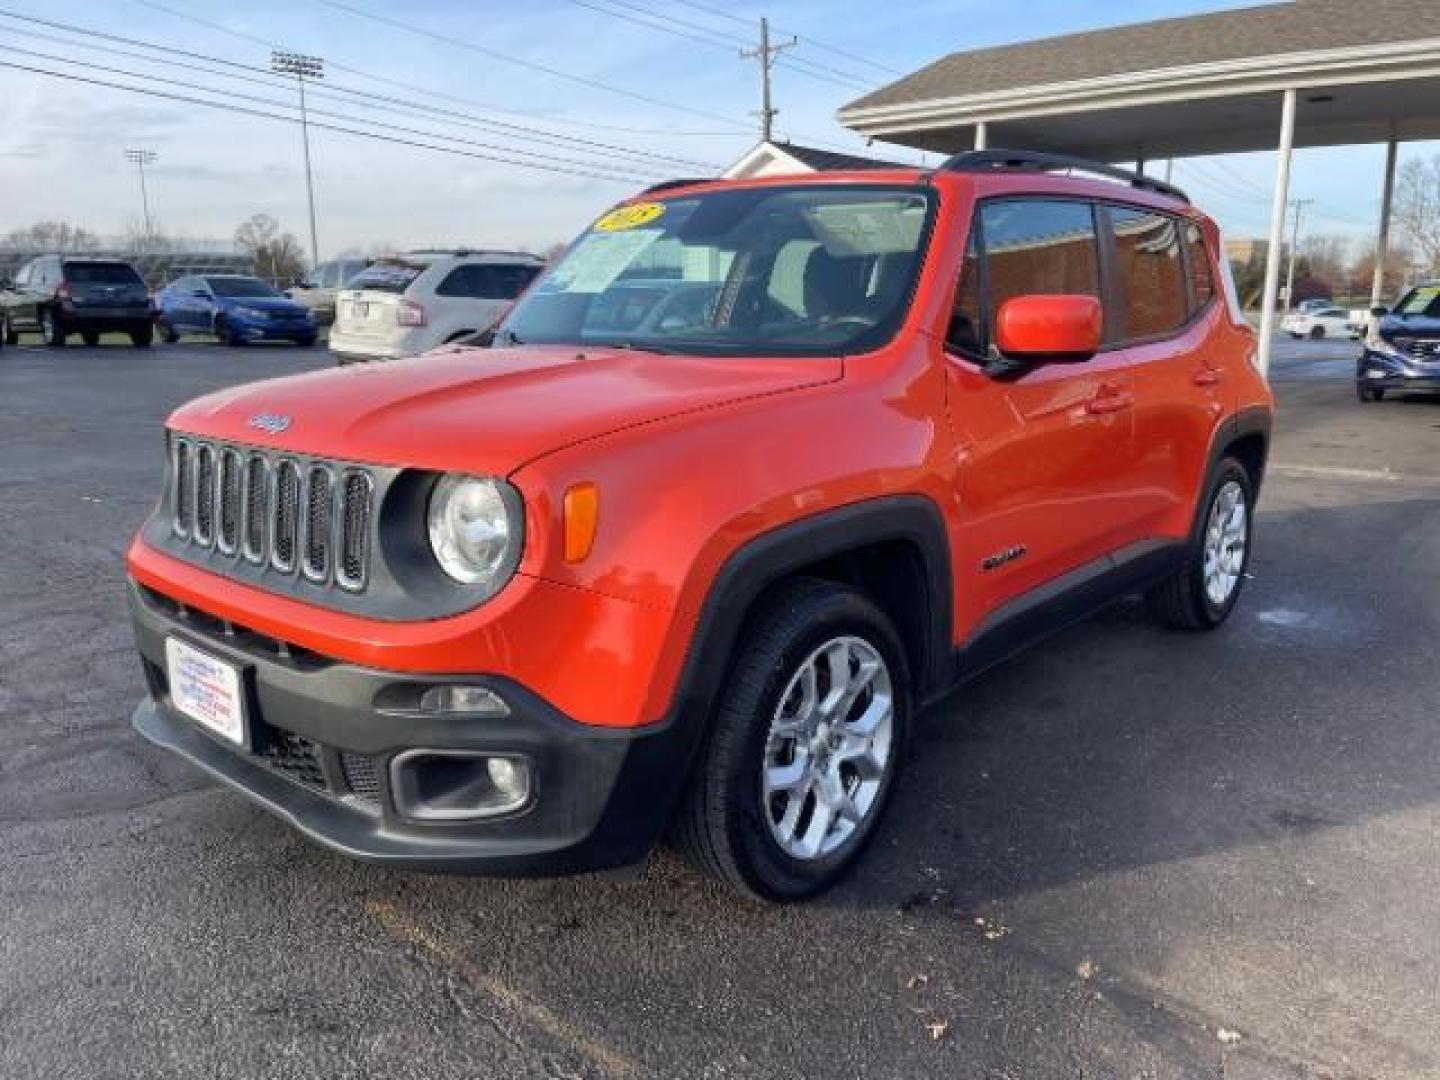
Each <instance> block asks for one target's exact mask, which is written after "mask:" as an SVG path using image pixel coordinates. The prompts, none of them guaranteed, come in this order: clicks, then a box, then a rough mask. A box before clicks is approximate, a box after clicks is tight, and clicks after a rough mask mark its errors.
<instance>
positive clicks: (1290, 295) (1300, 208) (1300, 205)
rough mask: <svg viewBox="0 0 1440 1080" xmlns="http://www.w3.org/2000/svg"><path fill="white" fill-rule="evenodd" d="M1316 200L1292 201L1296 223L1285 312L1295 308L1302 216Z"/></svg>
mask: <svg viewBox="0 0 1440 1080" xmlns="http://www.w3.org/2000/svg"><path fill="white" fill-rule="evenodd" d="M1314 201H1315V200H1314V199H1291V200H1290V205H1291V206H1292V207H1294V208H1295V223H1294V224H1293V225H1291V226H1290V268H1289V269H1288V270H1286V271H1285V310H1286V311H1287V312H1288V311H1289V310H1290V309H1291V308H1292V307H1294V306H1295V255H1296V252H1297V250H1298V249H1299V247H1300V215H1301V214H1302V213H1303V212H1304V210H1305V207H1307V206H1309V205H1310V204H1311V203H1313V202H1314Z"/></svg>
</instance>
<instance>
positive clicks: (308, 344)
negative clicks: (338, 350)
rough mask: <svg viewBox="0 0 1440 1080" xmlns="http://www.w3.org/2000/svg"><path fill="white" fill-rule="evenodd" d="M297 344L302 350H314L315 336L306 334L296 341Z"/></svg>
mask: <svg viewBox="0 0 1440 1080" xmlns="http://www.w3.org/2000/svg"><path fill="white" fill-rule="evenodd" d="M295 344H296V345H299V346H300V348H302V349H309V348H313V347H314V345H315V335H314V334H306V335H305V336H304V337H298V338H296V339H295Z"/></svg>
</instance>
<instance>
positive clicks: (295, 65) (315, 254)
mask: <svg viewBox="0 0 1440 1080" xmlns="http://www.w3.org/2000/svg"><path fill="white" fill-rule="evenodd" d="M270 70H271V71H273V72H275V73H276V74H277V75H294V76H295V82H296V83H297V84H298V85H299V87H300V140H301V142H302V143H303V144H304V146H305V194H306V196H307V197H308V199H309V200H310V269H311V270H314V269H315V267H317V266H319V265H320V241H319V240H317V239H316V236H315V181H314V179H313V178H312V177H311V175H310V122H309V119H308V118H307V116H306V114H305V80H306V79H323V78H324V77H325V61H323V60H321V59H320V57H318V56H306V55H305V54H303V53H292V52H284V51H282V50H280V49H276V50H275V51H274V52H272V53H271V54H270Z"/></svg>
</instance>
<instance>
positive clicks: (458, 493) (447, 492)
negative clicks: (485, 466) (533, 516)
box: [428, 474, 524, 597]
mask: <svg viewBox="0 0 1440 1080" xmlns="http://www.w3.org/2000/svg"><path fill="white" fill-rule="evenodd" d="M428 519H429V530H430V550H431V551H433V552H434V553H435V561H436V562H438V563H439V564H440V568H441V569H442V570H444V571H445V573H447V574H449V575H450V576H451V577H452V578H454V579H455V580H456V581H458V582H461V583H462V584H465V585H478V586H480V587H481V588H482V589H483V590H484V593H485V596H486V597H489V596H492V595H493V594H495V593H496V592H498V591H499V590H500V587H501V586H502V585H504V584H505V583H506V582H507V581H509V580H510V576H511V575H512V574H513V573H514V572H515V565H516V563H518V562H519V561H520V547H521V539H522V532H523V529H524V519H523V516H522V514H521V508H520V495H519V493H518V492H516V491H515V489H514V488H512V487H511V486H510V485H509V484H507V483H505V482H504V481H503V480H493V479H490V478H488V477H479V476H458V475H454V474H451V475H448V476H444V477H442V478H441V480H440V482H439V483H438V484H436V485H435V490H434V491H432V492H431V493H430V510H429V514H428Z"/></svg>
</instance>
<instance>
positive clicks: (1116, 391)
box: [1085, 383, 1135, 416]
mask: <svg viewBox="0 0 1440 1080" xmlns="http://www.w3.org/2000/svg"><path fill="white" fill-rule="evenodd" d="M1134 404H1135V396H1134V395H1133V394H1131V393H1129V392H1128V391H1126V390H1122V389H1121V388H1120V387H1118V386H1116V385H1114V384H1113V383H1104V384H1102V385H1101V386H1100V388H1099V389H1098V390H1096V391H1095V395H1094V396H1093V397H1091V398H1090V400H1089V401H1087V402H1085V411H1086V412H1087V413H1089V414H1090V415H1091V416H1104V415H1106V414H1108V413H1117V412H1122V411H1123V410H1125V409H1128V408H1130V406H1131V405H1134Z"/></svg>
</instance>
